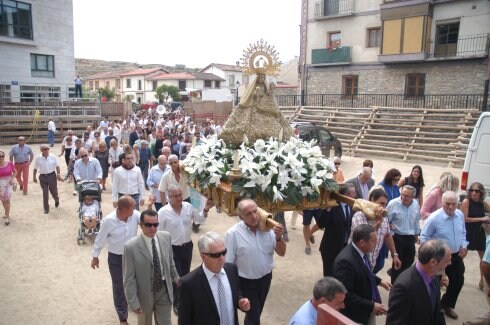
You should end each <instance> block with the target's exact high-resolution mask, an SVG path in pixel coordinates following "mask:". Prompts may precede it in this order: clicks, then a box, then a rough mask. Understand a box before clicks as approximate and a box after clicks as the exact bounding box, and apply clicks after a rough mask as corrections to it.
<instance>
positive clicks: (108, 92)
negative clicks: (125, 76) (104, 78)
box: [99, 87, 116, 101]
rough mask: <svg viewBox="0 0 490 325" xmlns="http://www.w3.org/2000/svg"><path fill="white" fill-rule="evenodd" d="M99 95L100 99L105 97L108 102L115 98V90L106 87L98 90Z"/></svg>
mask: <svg viewBox="0 0 490 325" xmlns="http://www.w3.org/2000/svg"><path fill="white" fill-rule="evenodd" d="M99 94H100V96H101V97H106V98H107V100H108V101H111V100H112V99H114V97H116V89H114V88H112V89H110V88H108V87H103V88H99Z"/></svg>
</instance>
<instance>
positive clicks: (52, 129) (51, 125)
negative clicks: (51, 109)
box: [48, 121, 56, 132]
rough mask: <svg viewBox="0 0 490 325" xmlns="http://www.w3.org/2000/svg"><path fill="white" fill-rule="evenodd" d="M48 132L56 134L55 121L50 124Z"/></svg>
mask: <svg viewBox="0 0 490 325" xmlns="http://www.w3.org/2000/svg"><path fill="white" fill-rule="evenodd" d="M48 130H49V131H53V132H56V125H54V122H53V121H49V122H48Z"/></svg>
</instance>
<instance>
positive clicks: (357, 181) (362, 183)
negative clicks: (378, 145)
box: [346, 167, 374, 200]
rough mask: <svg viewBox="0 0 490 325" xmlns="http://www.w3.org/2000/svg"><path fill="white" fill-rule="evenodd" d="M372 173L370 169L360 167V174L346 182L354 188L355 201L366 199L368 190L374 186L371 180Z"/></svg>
mask: <svg viewBox="0 0 490 325" xmlns="http://www.w3.org/2000/svg"><path fill="white" fill-rule="evenodd" d="M372 175H373V171H372V169H371V168H370V167H362V170H361V173H360V174H359V175H358V176H357V177H354V178H351V179H349V180H347V181H346V183H351V184H353V185H354V187H355V188H356V199H364V200H367V199H368V195H369V190H370V189H371V187H373V185H374V180H373V179H372V178H371V176H372Z"/></svg>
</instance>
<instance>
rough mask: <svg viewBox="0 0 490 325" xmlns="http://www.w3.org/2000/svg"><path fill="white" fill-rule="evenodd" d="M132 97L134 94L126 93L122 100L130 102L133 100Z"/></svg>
mask: <svg viewBox="0 0 490 325" xmlns="http://www.w3.org/2000/svg"><path fill="white" fill-rule="evenodd" d="M133 99H134V95H126V96H124V101H125V102H126V103H130V102H132V101H133Z"/></svg>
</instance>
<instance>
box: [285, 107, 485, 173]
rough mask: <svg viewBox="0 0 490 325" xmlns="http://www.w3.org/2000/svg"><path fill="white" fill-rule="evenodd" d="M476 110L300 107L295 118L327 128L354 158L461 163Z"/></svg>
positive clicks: (476, 115)
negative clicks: (375, 157)
mask: <svg viewBox="0 0 490 325" xmlns="http://www.w3.org/2000/svg"><path fill="white" fill-rule="evenodd" d="M479 115H480V112H479V110H477V109H461V110H454V109H451V110H449V109H419V108H395V107H377V106H376V107H370V108H361V109H359V108H335V107H301V108H300V110H299V111H298V112H297V113H296V115H295V116H294V121H302V122H311V123H315V124H319V125H323V126H325V127H327V128H328V129H329V130H330V131H331V132H332V133H333V134H335V135H336V136H337V137H338V138H339V139H340V140H341V141H342V146H343V148H344V153H345V154H349V155H351V156H356V155H362V156H370V155H377V156H391V157H393V158H399V159H402V160H427V161H436V162H440V163H447V164H448V165H449V166H455V165H461V163H462V162H463V161H464V157H465V155H466V149H467V146H468V143H469V139H470V137H471V132H472V130H473V127H474V125H475V123H476V121H477V120H478V116H479Z"/></svg>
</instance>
